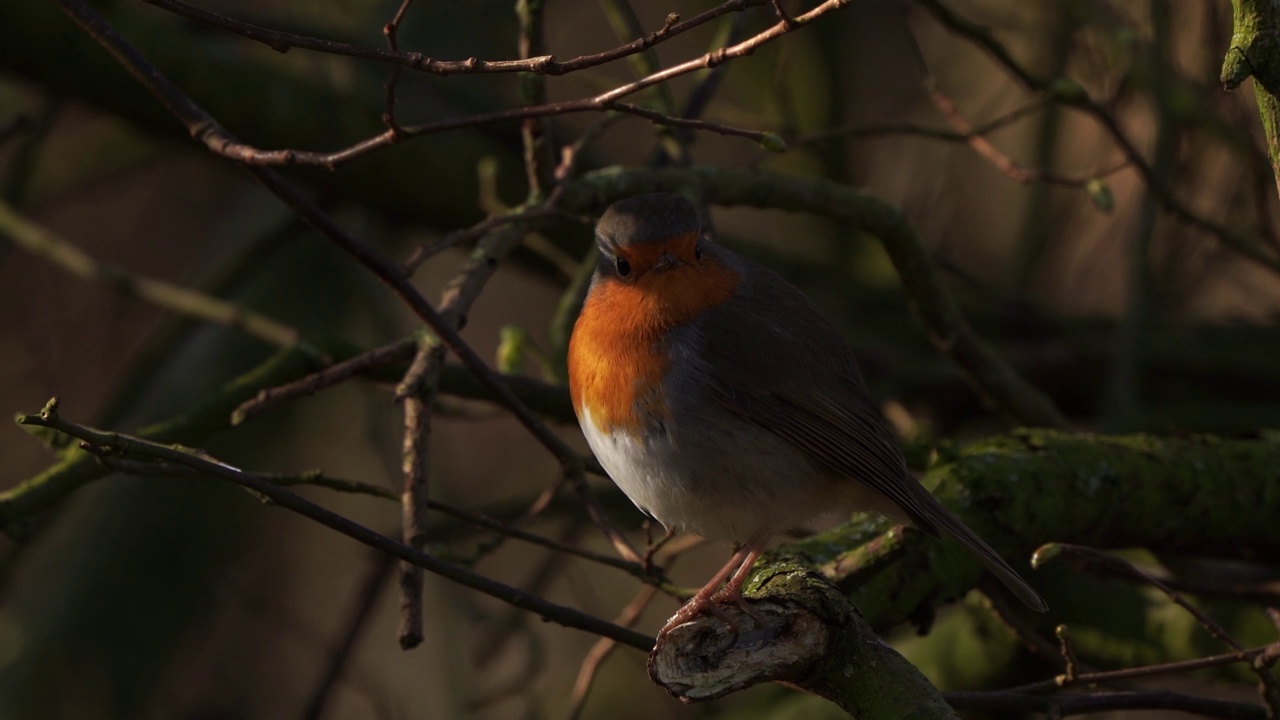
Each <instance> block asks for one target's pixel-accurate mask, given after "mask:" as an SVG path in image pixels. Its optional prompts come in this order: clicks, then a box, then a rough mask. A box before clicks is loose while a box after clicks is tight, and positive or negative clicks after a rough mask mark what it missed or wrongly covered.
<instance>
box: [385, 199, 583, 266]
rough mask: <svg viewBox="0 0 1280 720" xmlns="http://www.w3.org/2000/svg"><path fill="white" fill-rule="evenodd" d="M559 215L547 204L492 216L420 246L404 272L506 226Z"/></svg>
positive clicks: (405, 264)
mask: <svg viewBox="0 0 1280 720" xmlns="http://www.w3.org/2000/svg"><path fill="white" fill-rule="evenodd" d="M557 215H559V213H558V212H557V211H556V210H555V209H554V208H551V207H548V206H547V205H546V203H542V204H538V205H534V206H525V205H522V206H520V207H517V208H514V209H512V210H511V211H510V212H506V213H502V214H499V215H490V216H489V217H487V218H485V219H484V220H481V221H480V222H478V223H476V224H475V225H472V226H471V227H469V228H466V229H464V230H454V231H453V232H450V233H448V234H447V235H445V236H444V237H442V238H440V239H439V240H438V241H436V242H434V243H432V244H430V245H419V246H418V247H417V248H415V249H414V251H413V253H412V254H411V255H410V256H409V259H408V260H405V262H404V271H405V273H406V274H412V273H413V272H414V271H415V270H417V269H418V268H419V267H420V266H421V265H422V263H424V262H426V261H427V260H429V259H431V258H432V257H434V256H435V255H437V254H439V253H441V252H443V251H445V250H448V249H449V248H451V247H455V246H457V245H463V244H467V243H473V242H475V241H477V240H479V239H480V238H482V237H484V236H485V235H487V234H489V233H490V232H492V231H494V230H497V229H499V228H501V227H503V226H504V225H511V224H513V223H530V224H531V225H532V224H536V223H537V222H538V221H542V220H547V219H549V218H552V217H555V216H557Z"/></svg>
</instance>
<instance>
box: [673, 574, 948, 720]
mask: <svg viewBox="0 0 1280 720" xmlns="http://www.w3.org/2000/svg"><path fill="white" fill-rule="evenodd" d="M748 590H749V591H750V592H751V595H752V607H753V608H754V609H755V610H756V611H757V612H758V613H759V614H761V615H762V616H763V617H764V619H765V623H764V625H763V626H755V625H754V621H753V620H752V618H750V617H748V616H747V615H746V613H744V612H742V611H741V610H740V609H739V608H736V607H731V606H729V607H725V608H723V610H724V611H725V612H726V613H729V614H730V616H731V617H732V618H733V619H734V620H735V622H736V623H738V625H739V629H740V631H733V630H730V629H729V628H728V627H727V626H726V625H725V624H724V622H722V621H721V620H720V619H719V618H716V617H713V616H706V617H702V618H699V619H697V620H695V621H693V622H691V623H686V624H684V625H681V626H679V627H677V628H675V629H674V630H672V631H671V633H670V634H668V635H665V636H662V637H659V639H658V644H657V646H656V647H654V649H653V652H652V653H650V655H649V676H650V677H651V678H652V679H653V681H654V682H655V683H657V684H658V685H660V686H662V687H663V688H664V689H666V690H667V692H669V693H671V694H672V695H673V696H675V697H677V698H679V699H680V700H682V701H684V702H697V701H701V700H710V699H714V698H717V697H722V696H724V695H727V694H729V693H731V692H734V691H736V690H741V689H743V688H745V687H749V686H751V685H755V684H758V683H762V682H776V681H782V682H789V683H792V684H795V685H797V686H799V687H802V688H804V689H805V690H808V691H810V692H813V693H815V694H817V695H821V696H822V697H825V698H827V699H828V700H831V701H832V702H834V703H836V704H837V705H839V706H840V707H841V708H843V709H844V710H845V711H846V712H848V713H849V714H850V715H851V716H852V717H855V718H858V719H859V720H907V719H908V718H955V717H957V715H956V714H955V711H954V710H952V709H951V707H950V706H949V705H947V702H946V700H944V699H943V697H942V694H941V693H939V692H938V689H937V688H935V687H934V686H933V684H932V683H930V682H929V680H928V679H927V678H926V677H925V676H924V675H923V674H921V672H920V671H919V670H918V669H917V668H916V667H915V666H914V665H912V664H911V663H909V662H907V660H906V658H904V657H902V656H901V655H899V654H898V652H897V651H895V650H894V649H893V648H891V647H889V646H888V645H887V644H885V643H884V642H883V641H882V640H881V639H880V638H879V637H878V636H877V635H876V633H875V631H874V630H872V628H871V626H870V625H869V624H868V623H867V621H866V620H865V619H864V618H863V617H862V616H861V615H860V614H859V613H858V610H857V608H855V607H854V606H853V605H851V604H850V603H849V601H848V599H846V598H845V597H844V596H843V595H842V594H841V593H840V591H839V590H838V589H836V588H835V587H834V586H832V585H831V583H830V582H828V581H827V580H825V579H823V578H822V577H821V576H820V575H817V574H816V573H814V572H813V571H812V570H811V569H810V568H808V567H806V566H804V565H800V564H797V563H794V562H781V563H774V564H772V565H769V566H768V567H767V568H765V569H763V570H757V571H756V573H755V574H754V576H753V577H752V579H751V584H750V586H749V588H748Z"/></svg>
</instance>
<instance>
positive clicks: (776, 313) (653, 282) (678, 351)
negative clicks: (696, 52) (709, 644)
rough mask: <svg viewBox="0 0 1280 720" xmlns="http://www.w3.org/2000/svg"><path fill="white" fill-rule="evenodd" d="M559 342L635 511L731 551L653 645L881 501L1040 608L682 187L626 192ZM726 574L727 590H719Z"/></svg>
mask: <svg viewBox="0 0 1280 720" xmlns="http://www.w3.org/2000/svg"><path fill="white" fill-rule="evenodd" d="M595 241H596V245H597V247H598V249H599V253H598V260H597V265H596V268H595V272H594V274H593V276H592V279H591V282H590V285H589V288H588V291H587V294H586V297H585V299H584V300H583V305H582V310H581V312H580V313H579V316H578V318H577V320H576V322H575V324H574V328H573V333H572V335H571V336H570V341H569V347H568V357H567V365H568V379H569V390H570V396H571V398H572V401H573V408H574V411H575V412H576V414H577V417H578V422H579V425H580V426H581V428H582V432H583V434H584V435H585V436H586V440H587V444H588V445H589V446H590V447H591V451H592V452H593V453H594V454H595V456H596V458H597V459H598V460H599V462H600V464H601V466H603V467H604V469H605V470H606V472H607V473H608V474H609V476H610V478H611V479H612V480H613V481H614V483H615V484H616V485H617V486H618V487H619V488H620V489H621V490H622V491H623V493H625V494H626V495H627V497H628V498H630V499H631V501H632V503H634V504H635V505H636V507H637V508H639V509H640V511H641V512H643V513H645V514H646V515H648V516H650V517H652V518H654V519H656V520H657V521H658V522H660V523H661V524H662V525H663V526H664V527H666V528H667V529H668V530H669V531H686V532H690V533H693V534H695V535H699V536H702V537H703V538H706V539H708V540H713V541H728V542H730V543H733V544H734V546H735V552H734V553H733V555H732V557H731V558H730V559H729V562H728V563H726V564H725V565H724V567H723V568H721V569H720V570H719V571H718V572H717V573H716V574H715V575H714V576H712V578H711V579H710V580H709V581H708V582H707V584H706V585H705V586H703V587H702V589H700V590H698V591H697V592H696V593H695V594H694V595H693V596H692V597H691V598H690V599H689V600H688V601H687V602H686V603H685V604H684V605H683V606H682V607H681V608H680V609H679V611H677V613H676V614H675V615H673V616H672V617H671V619H670V620H668V621H667V624H666V625H665V626H664V627H663V628H662V630H661V631H660V633H659V637H663V636H665V635H666V634H667V633H668V632H670V631H671V630H672V629H673V628H675V627H677V626H679V625H681V624H683V623H685V622H688V621H690V620H692V619H694V618H696V617H698V616H699V615H701V614H703V613H704V612H712V613H714V614H716V615H719V616H720V617H722V618H726V619H727V616H726V614H725V613H724V612H723V611H722V610H719V609H718V608H717V604H718V603H730V602H731V603H735V604H737V605H738V606H739V607H741V608H743V609H744V610H745V611H747V612H748V614H749V615H750V616H751V617H752V618H754V619H756V621H757V622H758V621H759V614H758V613H757V612H752V610H751V608H750V605H749V604H748V603H746V601H745V600H744V598H743V597H742V586H743V584H744V583H745V582H746V580H747V579H748V577H749V576H750V572H751V569H752V567H753V566H754V564H755V562H756V560H757V558H758V557H759V556H760V554H761V553H762V552H763V551H765V550H766V549H768V547H769V544H770V541H771V540H772V539H773V538H775V537H776V536H778V535H779V534H782V533H785V532H787V531H788V530H789V529H792V528H795V527H797V526H800V525H803V524H804V523H805V522H807V521H809V520H812V519H813V518H814V517H816V516H819V515H822V514H825V513H827V512H830V511H831V510H843V511H848V512H850V513H851V512H853V511H855V510H861V511H868V510H869V511H874V512H878V513H880V514H882V515H886V516H888V517H889V518H891V519H893V520H895V521H899V522H903V523H904V524H912V525H914V526H916V527H917V528H919V529H921V530H923V531H925V532H927V533H930V534H932V535H935V536H943V535H946V536H950V537H952V538H954V539H955V540H958V541H959V542H960V543H961V544H963V545H964V546H965V547H967V548H968V549H969V550H970V551H971V552H973V553H974V555H976V556H977V558H978V559H979V560H980V561H981V562H982V563H983V564H984V565H985V566H986V567H987V569H988V570H989V571H990V572H991V573H993V574H994V575H995V576H996V577H997V578H999V579H1000V580H1001V581H1002V582H1003V583H1004V584H1005V585H1006V586H1007V587H1008V588H1009V589H1010V590H1011V591H1012V592H1013V594H1014V595H1016V596H1017V597H1018V598H1019V599H1020V600H1022V602H1024V603H1025V604H1026V605H1027V606H1029V607H1030V608H1032V609H1034V610H1037V611H1041V612H1043V611H1046V610H1047V609H1048V606H1047V605H1046V603H1045V601H1044V600H1043V599H1042V598H1041V597H1040V595H1038V594H1037V593H1036V591H1035V590H1034V589H1032V588H1031V586H1030V585H1028V584H1027V582H1026V581H1025V580H1023V579H1022V577H1021V576H1019V575H1018V573H1017V572H1016V571H1015V570H1014V569H1013V568H1012V567H1010V565H1009V564H1008V562H1006V561H1005V560H1004V559H1003V558H1002V557H1001V556H1000V555H999V554H998V553H996V552H995V551H994V550H993V549H992V548H991V547H990V546H989V545H987V543H986V542H984V541H983V540H982V539H981V538H980V537H979V536H978V535H977V534H976V533H974V532H973V531H972V530H970V529H969V528H968V527H967V526H966V525H965V524H964V523H963V522H961V521H960V520H959V519H958V518H957V517H956V516H955V515H953V514H952V513H951V512H950V511H948V510H947V509H946V508H945V507H943V505H942V504H941V503H940V502H938V500H936V499H935V498H934V497H933V495H931V494H930V493H929V492H928V490H926V489H925V488H924V487H923V486H922V485H921V484H920V483H919V482H918V481H917V480H916V479H915V477H914V476H912V475H911V473H910V472H909V471H908V469H907V466H906V462H905V461H904V459H903V457H902V454H901V452H900V451H899V449H898V446H897V444H896V443H895V441H894V437H893V434H892V433H891V432H890V430H889V428H888V426H887V425H886V424H885V421H884V419H883V417H882V416H881V414H880V411H879V408H878V407H877V405H876V403H875V402H874V401H873V400H872V398H871V396H870V395H869V394H868V392H867V389H866V385H865V382H864V380H863V376H862V373H861V370H860V369H859V367H858V363H857V360H856V359H855V358H854V354H853V351H852V350H851V349H850V347H849V345H848V344H847V343H846V342H845V340H844V338H843V336H842V335H841V334H840V332H839V330H838V328H837V326H836V324H835V323H834V322H833V321H832V320H831V319H830V318H829V317H828V316H827V315H826V314H825V313H824V312H823V311H822V310H821V309H819V308H818V306H817V305H816V304H815V303H814V302H813V301H812V300H810V299H809V298H808V297H807V296H806V295H805V294H804V293H803V292H802V291H801V290H800V289H799V288H797V287H795V286H794V285H792V284H791V283H790V282H788V281H787V280H785V279H784V278H783V277H782V276H781V275H779V274H777V273H776V272H774V271H772V270H770V269H769V268H767V267H765V266H763V265H760V264H758V263H755V262H753V261H751V260H748V259H747V258H744V257H742V256H741V255H738V254H736V253H734V252H732V251H731V250H729V249H728V248H726V247H724V246H723V245H722V244H720V243H718V242H715V241H714V240H713V238H712V237H711V236H710V235H709V234H708V233H705V232H704V231H703V228H702V224H701V221H700V219H699V214H698V211H697V209H696V208H695V207H694V206H693V204H692V203H690V202H689V201H688V200H687V199H686V198H685V197H684V196H683V195H680V194H677V193H666V192H663V193H648V194H642V195H634V196H631V197H628V198H624V199H621V200H619V201H617V202H615V203H613V204H612V205H611V206H609V207H608V208H607V209H606V210H605V212H604V213H603V214H602V215H601V216H600V219H599V221H598V222H597V224H596V226H595ZM721 583H724V586H723V587H720V586H721Z"/></svg>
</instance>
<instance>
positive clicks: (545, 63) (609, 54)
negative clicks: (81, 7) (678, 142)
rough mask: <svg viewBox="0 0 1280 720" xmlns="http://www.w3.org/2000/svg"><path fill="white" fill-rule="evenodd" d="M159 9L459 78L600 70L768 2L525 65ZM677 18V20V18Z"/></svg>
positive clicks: (169, 2)
mask: <svg viewBox="0 0 1280 720" xmlns="http://www.w3.org/2000/svg"><path fill="white" fill-rule="evenodd" d="M144 2H147V3H149V4H151V5H155V6H156V7H161V8H164V9H165V10H168V11H170V12H172V13H174V14H176V15H181V16H182V17H185V18H187V19H189V20H194V21H196V22H198V23H202V24H204V25H209V26H212V27H217V28H221V29H223V30H226V31H228V32H232V33H235V34H237V35H241V36H243V37H247V38H249V39H250V40H256V41H258V42H260V43H263V44H264V45H267V46H268V47H270V48H271V49H272V50H275V51H276V52H282V53H283V52H288V51H289V50H290V49H292V48H300V49H303V50H314V51H317V52H323V53H329V54H332V55H345V56H348V57H355V58H361V59H364V60H376V61H379V62H388V63H395V64H398V65H400V66H402V67H406V68H409V69H410V70H418V71H421V72H427V73H432V74H434V75H456V74H460V73H516V72H530V73H538V74H541V75H565V74H567V73H571V72H576V71H578V70H583V69H586V68H589V67H595V66H597V65H604V64H606V63H610V62H613V61H614V60H617V59H619V58H624V57H626V56H628V55H632V54H635V53H638V52H643V51H644V50H647V49H648V48H650V47H653V46H654V45H656V44H658V43H660V42H663V41H665V40H669V39H671V38H673V37H675V36H677V35H679V34H681V33H683V32H685V31H687V30H692V29H693V28H696V27H698V26H699V25H703V24H706V23H708V22H710V21H712V20H715V19H716V18H718V17H720V16H722V15H726V14H728V13H731V12H740V11H742V10H746V9H747V8H750V7H754V6H757V5H763V4H764V2H765V0H729V2H725V3H722V4H720V5H717V6H716V7H714V8H711V9H710V10H707V11H706V12H703V13H700V14H698V15H695V16H694V17H691V18H689V19H688V20H686V21H684V22H670V21H668V22H666V23H664V24H663V26H662V28H661V29H659V30H657V31H655V32H653V33H651V34H649V35H646V36H644V37H640V38H636V39H635V40H633V41H631V42H629V43H627V44H625V45H621V46H619V47H616V48H613V49H612V50H606V51H604V52H600V53H595V54H592V55H583V56H581V57H576V58H573V59H571V60H565V61H557V60H556V59H555V56H554V55H539V56H537V57H530V58H524V59H521V60H481V59H480V58H475V57H471V58H467V59H466V60H435V59H433V58H429V57H427V56H425V55H423V54H422V53H418V52H403V51H400V50H396V49H395V48H394V47H393V48H391V49H390V50H384V49H382V48H374V47H368V46H364V45H353V44H351V43H344V42H335V41H333V40H323V39H321V38H316V37H310V36H307V35H301V34H298V33H290V32H282V31H278V30H272V29H270V28H265V27H262V26H260V25H254V24H252V23H247V22H242V21H240V20H235V19H233V18H230V17H227V16H225V15H219V14H217V13H213V12H209V11H207V10H202V9H200V8H197V7H193V6H191V5H188V4H186V3H183V2H179V1H178V0H144ZM677 17H678V16H677Z"/></svg>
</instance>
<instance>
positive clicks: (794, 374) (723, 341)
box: [699, 250, 938, 534]
mask: <svg viewBox="0 0 1280 720" xmlns="http://www.w3.org/2000/svg"><path fill="white" fill-rule="evenodd" d="M720 251H721V252H724V251H723V250H720ZM726 254H727V253H726ZM730 258H731V260H732V261H733V262H735V263H736V264H738V265H740V267H741V271H740V272H741V275H742V278H743V279H742V282H743V283H745V284H746V287H744V288H743V289H744V290H745V292H743V293H740V294H739V295H738V296H737V297H735V299H734V301H733V302H732V303H726V304H725V305H722V306H720V307H717V308H716V309H714V310H713V311H711V312H710V313H708V314H707V316H706V317H705V318H704V319H703V320H702V321H701V322H700V323H699V330H700V334H701V335H702V336H703V339H704V342H705V343H706V347H708V348H714V352H713V353H712V354H711V355H710V357H708V358H707V360H708V363H709V365H710V368H709V369H710V376H711V379H710V385H711V387H710V389H711V391H712V394H713V396H714V397H715V399H716V400H717V401H719V402H720V404H721V405H723V406H724V407H726V408H728V409H729V410H731V411H733V412H735V413H737V414H739V415H741V416H742V417H744V418H746V419H748V420H750V421H751V422H752V423H755V424H757V425H759V426H760V427H762V428H765V429H767V430H769V431H770V432H773V433H774V434H776V435H778V436H780V437H782V438H784V439H786V440H787V441H788V442H790V443H792V444H793V445H795V446H797V447H799V448H801V449H803V450H805V451H806V452H808V453H809V454H810V455H812V456H813V457H815V458H817V459H818V460H819V461H821V462H822V463H823V464H824V465H826V466H827V467H829V468H831V469H832V470H834V471H836V472H837V473H838V474H840V475H842V476H845V477H848V478H852V479H855V480H857V481H859V482H861V483H863V484H864V485H866V486H867V487H869V488H871V489H873V490H875V491H876V492H878V493H879V494H881V495H883V496H884V497H885V498H887V499H888V500H890V501H892V502H893V504H895V505H897V506H898V507H900V508H902V510H903V511H904V512H905V513H906V514H907V516H908V517H910V519H911V520H912V522H914V523H915V524H917V525H918V526H920V528H921V529H923V530H926V531H929V532H932V533H935V534H936V533H937V532H938V528H937V527H936V526H935V524H934V522H933V521H932V519H931V518H930V517H929V516H928V515H927V514H925V513H921V512H917V511H916V508H917V507H919V505H920V503H921V498H920V495H921V494H924V495H928V493H927V492H926V491H925V490H924V489H923V488H921V487H920V485H919V483H917V482H916V481H915V480H914V479H913V478H912V477H911V476H910V475H909V474H908V472H907V468H906V464H905V463H904V461H903V459H902V454H901V453H900V452H899V451H898V447H897V445H896V444H895V443H894V440H893V436H892V435H891V434H890V432H889V429H888V427H887V426H886V425H885V422H884V420H883V418H882V417H881V416H880V412H879V410H878V409H877V408H876V405H875V403H874V401H872V399H871V398H870V396H869V395H868V394H867V392H866V389H865V386H864V385H863V381H862V374H861V372H860V371H859V370H858V365H857V361H856V360H855V359H854V357H853V352H852V351H851V350H850V349H849V347H848V345H847V344H846V343H845V341H844V338H843V337H841V335H840V333H839V331H838V330H837V329H836V327H835V325H834V323H832V322H831V321H830V320H829V319H828V318H827V316H826V315H825V314H824V313H823V312H822V311H821V310H820V309H819V308H818V307H817V306H816V305H814V303H813V302H812V301H811V300H809V298H807V297H806V296H805V295H804V294H803V293H801V292H800V291H799V290H798V289H796V288H795V287H794V286H792V285H791V284H790V283H788V282H787V281H785V280H783V279H782V278H781V277H780V276H778V275H777V274H775V273H774V272H772V271H771V270H768V269H767V268H763V267H760V266H757V265H754V264H751V263H749V262H747V261H746V260H743V259H741V258H738V257H736V256H730Z"/></svg>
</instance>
